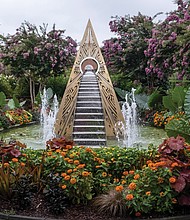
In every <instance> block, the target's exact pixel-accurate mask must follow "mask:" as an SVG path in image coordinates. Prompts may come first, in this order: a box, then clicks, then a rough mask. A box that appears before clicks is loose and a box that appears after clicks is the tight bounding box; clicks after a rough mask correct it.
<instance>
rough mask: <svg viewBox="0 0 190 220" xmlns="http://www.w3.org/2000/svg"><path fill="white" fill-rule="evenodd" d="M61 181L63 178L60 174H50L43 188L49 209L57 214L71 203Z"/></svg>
mask: <svg viewBox="0 0 190 220" xmlns="http://www.w3.org/2000/svg"><path fill="white" fill-rule="evenodd" d="M60 182H61V178H60V177H59V176H56V175H53V174H49V176H48V178H47V180H46V187H45V189H44V190H43V194H44V198H45V202H46V204H47V207H48V210H49V211H50V212H51V213H53V214H56V215H58V214H60V213H63V212H64V211H65V209H66V207H67V206H68V204H69V199H68V197H67V196H66V194H65V192H64V190H62V189H61V187H60Z"/></svg>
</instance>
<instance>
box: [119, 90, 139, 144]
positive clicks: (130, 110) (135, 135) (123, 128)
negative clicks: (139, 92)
mask: <svg viewBox="0 0 190 220" xmlns="http://www.w3.org/2000/svg"><path fill="white" fill-rule="evenodd" d="M135 90H136V89H134V88H132V90H131V93H130V94H128V93H127V94H126V96H125V102H124V103H123V105H122V114H123V117H124V121H125V124H123V123H122V122H119V123H118V124H117V125H116V137H117V139H118V143H120V142H121V141H122V143H121V145H123V146H125V147H129V146H133V145H134V144H136V143H137V140H138V139H139V137H140V133H139V128H138V123H137V104H136V101H135V95H134V93H135ZM119 130H120V132H122V133H123V138H122V140H121V138H120V137H119Z"/></svg>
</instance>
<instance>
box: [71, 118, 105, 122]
mask: <svg viewBox="0 0 190 220" xmlns="http://www.w3.org/2000/svg"><path fill="white" fill-rule="evenodd" d="M75 121H84V122H85V121H104V119H96V118H87V119H75Z"/></svg>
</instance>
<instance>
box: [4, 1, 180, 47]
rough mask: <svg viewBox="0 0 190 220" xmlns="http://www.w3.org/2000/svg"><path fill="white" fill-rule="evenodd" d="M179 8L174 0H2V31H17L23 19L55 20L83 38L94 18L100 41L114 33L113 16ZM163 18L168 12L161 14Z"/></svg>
mask: <svg viewBox="0 0 190 220" xmlns="http://www.w3.org/2000/svg"><path fill="white" fill-rule="evenodd" d="M176 8H177V6H176V5H175V4H174V0H0V34H4V35H7V34H8V33H10V34H14V33H15V30H16V28H18V27H20V25H21V23H22V22H24V21H28V22H30V23H32V24H35V25H36V26H39V25H42V24H43V23H45V24H48V27H49V29H51V27H52V25H53V24H54V23H55V24H56V28H57V29H64V30H66V32H65V35H66V36H71V37H72V38H73V39H74V40H77V42H80V41H81V39H82V37H83V34H84V30H85V27H86V25H87V21H88V19H89V18H90V19H91V22H92V25H93V28H94V30H95V33H96V37H97V39H98V42H99V44H100V45H101V44H102V41H103V40H106V39H109V38H110V37H112V36H114V35H113V33H111V32H110V28H109V21H110V20H111V16H116V15H119V16H124V15H131V16H133V15H137V14H138V12H141V13H142V14H143V15H148V16H154V15H155V14H156V13H158V12H163V13H164V14H165V13H167V12H170V11H173V10H175V9H176ZM158 18H159V19H160V20H162V19H163V18H165V16H159V17H158Z"/></svg>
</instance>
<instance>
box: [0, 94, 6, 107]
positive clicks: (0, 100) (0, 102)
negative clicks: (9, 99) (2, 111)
mask: <svg viewBox="0 0 190 220" xmlns="http://www.w3.org/2000/svg"><path fill="white" fill-rule="evenodd" d="M5 105H6V95H5V93H4V92H0V108H3V107H4V106H5Z"/></svg>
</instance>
